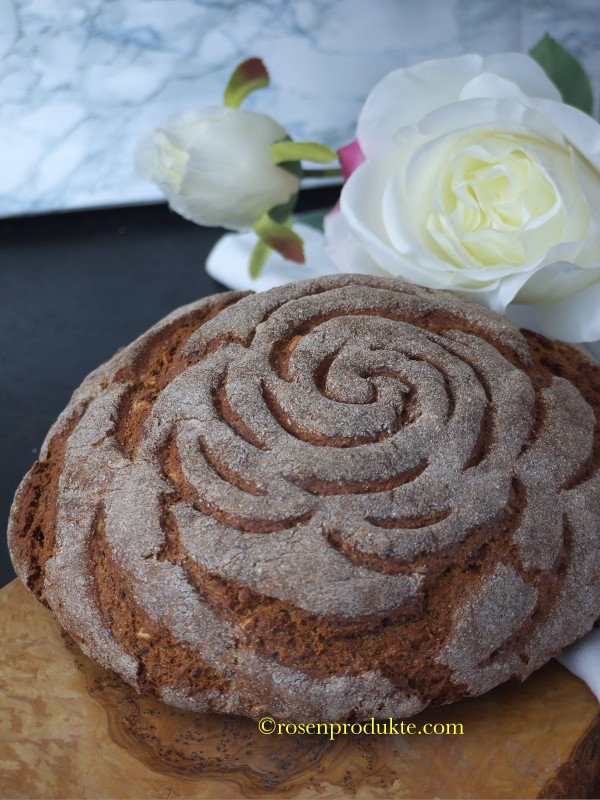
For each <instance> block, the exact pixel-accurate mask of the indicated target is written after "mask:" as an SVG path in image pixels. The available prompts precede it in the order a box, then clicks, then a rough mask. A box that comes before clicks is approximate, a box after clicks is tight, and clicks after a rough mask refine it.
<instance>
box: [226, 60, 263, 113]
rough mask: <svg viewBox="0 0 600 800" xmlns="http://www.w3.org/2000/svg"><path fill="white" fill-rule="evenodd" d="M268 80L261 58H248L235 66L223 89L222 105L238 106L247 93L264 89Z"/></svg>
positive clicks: (228, 106)
mask: <svg viewBox="0 0 600 800" xmlns="http://www.w3.org/2000/svg"><path fill="white" fill-rule="evenodd" d="M270 82H271V79H270V78H269V73H268V72H267V68H266V67H265V65H264V64H263V62H262V61H261V59H260V58H249V59H248V60H247V61H243V62H242V63H241V64H240V65H239V66H237V67H236V68H235V70H234V72H233V75H232V76H231V78H230V79H229V83H228V84H227V88H226V89H225V94H224V96H223V105H225V106H227V108H239V107H240V106H241V105H242V103H243V102H244V100H245V99H246V98H247V97H248V95H249V94H251V93H252V92H255V91H256V90H257V89H264V88H265V87H267V86H268V85H269V83H270Z"/></svg>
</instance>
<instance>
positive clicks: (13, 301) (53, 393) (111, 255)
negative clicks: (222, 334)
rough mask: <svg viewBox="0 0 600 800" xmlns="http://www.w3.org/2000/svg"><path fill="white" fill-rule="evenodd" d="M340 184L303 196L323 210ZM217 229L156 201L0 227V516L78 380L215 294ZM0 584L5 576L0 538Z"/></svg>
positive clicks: (304, 203) (305, 205)
mask: <svg viewBox="0 0 600 800" xmlns="http://www.w3.org/2000/svg"><path fill="white" fill-rule="evenodd" d="M338 193H339V188H336V187H329V188H327V189H321V190H310V191H305V192H303V193H302V195H301V197H300V202H299V205H298V210H299V211H307V210H311V209H314V208H320V207H330V206H331V205H333V203H334V202H335V200H336V198H337V194H338ZM222 233H223V231H221V230H217V229H214V228H202V227H199V226H197V225H193V224H192V223H189V222H186V221H185V220H184V219H182V218H181V217H179V216H177V215H176V214H174V213H173V212H171V211H170V210H169V209H168V208H167V206H166V205H154V206H143V207H129V208H119V209H104V210H99V211H82V212H74V213H68V214H52V215H46V216H39V217H27V218H21V219H9V220H3V221H1V222H0V251H1V254H2V255H1V260H2V263H1V264H0V442H1V443H2V459H1V461H0V519H1V520H2V527H3V531H4V532H5V531H6V520H7V519H8V514H9V510H10V505H11V503H12V498H13V495H14V493H15V490H16V488H17V486H18V484H19V482H20V480H21V479H22V477H23V476H24V475H25V473H26V472H27V470H28V469H29V468H30V467H31V465H32V464H33V462H34V461H35V460H36V458H37V453H38V450H39V447H40V446H41V444H42V441H43V439H44V437H45V435H46V432H47V431H48V428H49V427H50V425H51V424H52V423H53V422H54V420H55V419H56V417H57V416H58V414H59V413H60V412H61V411H62V409H63V408H64V407H65V406H66V404H67V403H68V401H69V398H70V396H71V394H72V393H73V391H74V390H75V389H76V388H77V386H78V385H79V384H80V383H81V381H82V380H83V378H84V377H85V376H86V375H87V374H88V373H89V372H91V370H92V369H94V368H95V367H97V366H98V365H99V364H100V363H101V362H103V361H105V360H106V359H107V358H110V357H111V356H112V355H113V354H114V353H115V351H116V350H117V349H118V348H119V347H122V346H124V345H126V344H129V342H131V341H132V340H133V339H135V338H136V336H138V335H139V334H140V333H143V332H144V331H145V330H146V329H147V328H149V327H150V326H151V325H152V324H153V323H155V322H157V321H158V320H159V319H160V318H161V317H164V316H165V315H166V314H168V313H169V312H170V311H172V310H173V309H174V308H177V306H180V305H184V304H185V303H190V302H192V301H193V300H196V299H198V298H200V297H204V296H205V295H208V294H213V293H214V292H219V291H222V290H223V288H224V287H222V286H221V285H220V284H218V283H216V282H215V281H213V280H212V279H211V278H209V277H208V275H207V274H206V272H205V270H204V262H205V260H206V256H207V255H208V253H209V251H210V249H211V247H212V246H213V244H214V243H215V242H216V240H217V239H218V238H219V236H220V235H221V234H222ZM4 532H3V533H2V536H1V545H0V587H1V586H4V585H5V584H6V583H8V582H9V581H10V580H12V578H13V577H14V575H15V573H14V570H13V568H12V564H11V562H10V557H9V555H8V548H7V544H6V536H5V533H4Z"/></svg>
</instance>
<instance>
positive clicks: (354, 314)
mask: <svg viewBox="0 0 600 800" xmlns="http://www.w3.org/2000/svg"><path fill="white" fill-rule="evenodd" d="M599 389H600V369H598V367H596V365H595V364H594V363H593V362H592V361H591V360H590V359H588V358H587V357H586V356H585V355H584V354H583V353H581V352H580V351H578V350H577V349H575V348H573V347H570V346H568V345H564V344H561V343H553V342H550V341H549V340H547V339H545V338H543V337H541V336H538V335H536V334H532V333H529V332H519V331H518V330H517V329H515V328H514V327H513V326H512V325H510V323H509V322H508V321H507V320H506V319H504V318H503V317H500V316H498V315H496V314H493V313H492V312H489V311H487V310H485V309H482V308H480V307H479V306H476V305H474V304H472V303H469V302H467V301H464V300H462V299H459V298H456V297H454V296H451V295H449V294H446V293H442V292H436V291H433V290H428V289H422V288H419V287H415V286H412V285H408V284H406V283H404V282H402V281H399V280H395V279H383V278H382V279H379V278H372V277H366V276H349V275H343V276H341V275H340V276H329V277H326V278H319V279H316V280H311V281H304V282H298V283H294V284H289V285H287V286H284V287H280V288H277V289H274V290H271V291H269V292H265V293H263V294H259V295H252V294H239V293H232V292H229V293H224V294H220V295H214V296H212V297H209V298H206V299H204V300H201V301H199V302H197V303H193V304H191V305H189V306H186V307H184V308H181V309H178V310H177V311H175V312H173V314H171V315H170V316H169V317H167V318H166V319H165V320H163V321H161V322H160V323H158V325H156V326H154V328H152V329H151V330H150V331H148V332H147V333H146V334H144V335H143V336H141V337H140V338H139V339H137V340H136V341H135V342H134V343H133V344H132V345H130V346H129V347H127V348H125V349H123V350H121V351H120V352H119V353H117V354H116V355H115V356H114V357H113V358H112V359H111V360H110V361H109V362H107V363H106V364H104V365H103V366H101V367H100V368H99V369H97V370H96V371H95V372H93V373H92V374H91V375H90V376H88V378H86V380H85V381H84V382H83V384H82V386H81V387H80V388H79V389H78V390H77V391H76V392H75V394H74V395H73V398H72V399H71V402H70V403H69V405H68V407H67V408H66V409H65V411H64V412H63V414H61V416H60V417H59V419H58V420H57V422H56V423H55V425H54V426H53V427H52V429H51V430H50V432H49V434H48V437H47V438H46V441H45V443H44V446H43V448H42V450H41V452H40V458H39V460H38V461H37V462H36V463H35V464H34V466H33V467H32V469H31V470H30V472H29V473H28V474H27V475H26V476H25V478H24V480H23V482H22V484H21V486H20V487H19V490H18V491H17V494H16V497H15V501H14V504H13V508H12V511H11V518H10V525H9V546H10V550H11V555H12V558H13V562H14V565H15V568H16V570H17V572H18V574H19V576H20V577H21V579H22V580H23V581H24V582H25V583H26V585H27V586H28V587H29V588H30V590H31V591H32V592H33V593H34V594H35V595H36V596H37V597H38V598H39V599H40V600H41V602H43V603H45V604H46V605H47V606H49V607H50V608H51V609H52V610H53V611H54V613H55V614H56V615H57V617H58V618H59V620H60V621H61V623H62V625H63V626H64V627H65V629H66V630H67V631H68V632H69V633H70V634H71V635H72V636H73V637H74V638H75V639H76V640H77V641H78V642H79V644H80V646H81V647H82V649H83V650H84V652H86V653H87V654H88V655H90V656H91V657H92V658H94V659H96V660H97V661H99V662H100V663H102V664H103V665H104V666H106V667H108V668H111V669H114V670H116V671H117V672H118V673H119V674H120V675H121V676H122V677H123V678H125V680H127V681H128V682H129V683H131V684H132V685H134V686H136V687H137V688H138V689H140V690H144V691H150V692H152V693H154V694H156V695H157V696H159V697H161V698H163V699H164V700H165V701H166V702H168V703H171V704H173V705H178V706H181V707H185V708H193V709H197V710H200V711H204V710H215V711H220V712H227V713H234V714H241V715H245V716H250V717H253V718H259V717H261V716H263V715H265V714H271V715H274V716H276V717H278V718H280V719H285V720H286V721H296V722H307V721H315V720H317V719H318V720H328V721H345V720H354V719H363V718H369V717H371V716H375V717H387V716H396V717H407V716H410V715H412V714H415V713H417V712H419V711H420V710H422V709H423V708H425V707H426V706H428V705H430V704H435V705H437V704H441V703H448V702H452V701H454V700H457V699H459V698H461V697H465V696H471V695H478V694H481V693H483V692H485V691H487V690H488V689H490V688H492V687H493V686H495V685H497V684H498V683H501V682H502V681H505V680H507V679H508V678H510V677H517V678H520V679H523V678H525V677H526V676H527V675H528V674H530V673H531V672H532V671H533V670H534V669H537V668H538V667H539V666H541V665H542V664H544V663H545V662H546V661H547V660H548V659H549V658H550V657H551V656H552V655H555V654H556V653H557V652H559V651H560V650H562V649H563V648H564V647H566V646H567V645H569V644H570V643H571V642H572V641H574V640H575V639H577V638H578V637H579V636H581V635H583V634H584V633H586V632H587V631H588V630H589V629H590V628H591V627H592V626H593V624H594V622H595V620H596V619H597V618H598V616H599V615H600V579H599V575H600V548H599V547H598V534H599V528H600V513H599V512H600V477H599V476H598V463H599V460H600V424H599V419H600V416H599V402H600V401H599V398H600V392H599Z"/></svg>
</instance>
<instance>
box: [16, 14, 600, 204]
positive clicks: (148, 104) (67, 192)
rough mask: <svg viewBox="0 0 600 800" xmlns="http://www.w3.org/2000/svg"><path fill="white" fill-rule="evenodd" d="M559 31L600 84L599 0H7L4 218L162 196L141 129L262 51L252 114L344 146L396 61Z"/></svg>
mask: <svg viewBox="0 0 600 800" xmlns="http://www.w3.org/2000/svg"><path fill="white" fill-rule="evenodd" d="M545 32H548V33H550V34H551V35H553V36H555V37H556V38H557V39H559V40H560V41H561V42H562V43H563V44H564V45H565V46H566V47H568V48H569V49H570V50H571V51H572V52H573V53H574V54H575V55H577V56H578V57H579V58H580V59H581V60H582V62H583V63H584V66H585V67H586V69H587V70H588V72H589V73H590V75H591V77H592V79H593V82H594V87H595V90H596V93H597V92H598V89H599V88H600V48H598V47H597V42H598V37H599V35H600V2H599V0H566V2H565V0H562V2H561V1H560V0H503V2H499V0H368V2H367V0H0V216H11V215H18V214H24V213H37V212H44V211H48V210H54V209H68V208H82V207H88V206H103V205H118V204H122V203H134V202H143V201H152V200H155V199H158V198H160V194H159V193H158V192H157V190H155V189H154V188H153V187H152V186H150V185H148V184H145V183H143V182H142V181H140V180H139V179H138V178H137V177H136V176H135V173H134V169H133V150H134V147H135V144H136V142H137V140H138V138H139V137H140V135H141V134H142V133H143V132H144V131H146V130H147V129H148V128H150V127H152V126H154V125H157V124H160V122H161V121H162V120H164V119H165V117H166V116H168V115H169V114H171V113H173V112H175V111H180V110H183V109H186V108H193V107H201V106H205V105H209V104H210V103H214V102H219V101H220V99H221V96H222V91H223V88H224V86H225V84H226V82H227V79H228V77H229V74H230V72H231V70H232V69H233V67H234V66H235V65H236V64H237V63H238V62H239V61H241V60H243V59H244V58H246V57H248V56H250V55H258V56H261V57H262V58H263V59H264V61H265V62H266V64H267V66H268V68H269V70H270V72H271V75H272V86H271V88H270V89H268V90H266V91H263V92H260V93H257V94H256V95H254V96H253V97H251V98H250V102H249V107H253V108H256V109H260V110H264V111H267V112H268V113H270V114H272V115H273V116H275V117H276V118H277V119H278V120H279V121H280V122H281V123H282V124H284V125H285V127H287V129H288V130H289V132H290V133H291V135H292V136H294V137H295V138H301V139H311V138H316V139H319V140H321V141H324V142H326V143H327V144H329V145H331V146H333V147H338V146H340V145H342V144H345V143H346V142H348V141H349V140H350V139H351V138H353V129H354V123H355V119H356V115H357V112H358V110H359V108H360V106H361V104H362V102H363V100H364V98H365V96H366V94H367V92H368V91H369V89H370V88H371V87H372V85H373V84H374V82H375V81H377V80H378V79H379V78H380V77H381V76H382V75H384V74H385V73H386V72H387V71H389V70H390V69H393V68H394V67H397V66H401V65H407V64H411V63H415V62H417V61H420V60H423V59H425V58H432V57H439V56H449V55H456V54H459V53H463V52H473V51H477V52H481V53H484V54H488V53H492V52H496V51H501V50H523V51H525V50H527V49H528V48H529V47H530V46H531V45H533V44H534V43H535V42H536V41H537V40H538V39H539V38H540V37H541V36H542V35H543V34H544V33H545Z"/></svg>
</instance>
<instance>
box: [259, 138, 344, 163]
mask: <svg viewBox="0 0 600 800" xmlns="http://www.w3.org/2000/svg"><path fill="white" fill-rule="evenodd" d="M337 158H338V154H337V153H336V152H335V150H331V148H329V147H325V145H324V144H319V143H318V142H291V141H283V142H275V144H274V145H273V163H275V164H279V163H281V162H282V161H300V160H302V161H314V162H315V164H330V163H331V162H332V161H337Z"/></svg>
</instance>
